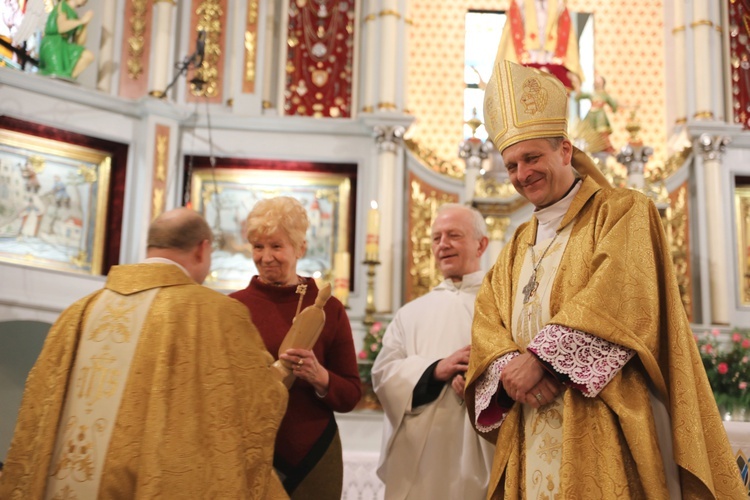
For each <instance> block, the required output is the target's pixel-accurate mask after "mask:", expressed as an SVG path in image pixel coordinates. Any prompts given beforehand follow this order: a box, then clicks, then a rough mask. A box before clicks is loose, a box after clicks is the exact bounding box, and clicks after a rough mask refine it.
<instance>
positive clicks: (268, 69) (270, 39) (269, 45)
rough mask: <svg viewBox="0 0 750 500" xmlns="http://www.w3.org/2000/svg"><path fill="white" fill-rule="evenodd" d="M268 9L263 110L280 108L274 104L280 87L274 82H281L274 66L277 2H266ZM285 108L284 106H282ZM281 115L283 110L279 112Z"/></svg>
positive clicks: (264, 57) (277, 29) (276, 36)
mask: <svg viewBox="0 0 750 500" xmlns="http://www.w3.org/2000/svg"><path fill="white" fill-rule="evenodd" d="M264 5H265V7H266V9H267V10H266V27H265V44H264V48H263V103H262V107H263V109H271V108H277V109H278V107H279V104H278V103H277V102H274V97H273V96H274V95H276V93H277V91H278V88H277V87H278V85H275V84H274V83H273V82H276V81H279V80H278V79H277V78H276V77H277V76H278V73H277V71H278V67H277V65H276V64H274V61H275V60H276V59H278V57H274V56H275V54H274V49H275V47H276V45H275V44H274V40H276V39H277V38H278V37H279V21H278V19H277V15H278V12H276V2H265V4H264ZM282 106H283V104H282ZM279 114H282V113H281V110H279Z"/></svg>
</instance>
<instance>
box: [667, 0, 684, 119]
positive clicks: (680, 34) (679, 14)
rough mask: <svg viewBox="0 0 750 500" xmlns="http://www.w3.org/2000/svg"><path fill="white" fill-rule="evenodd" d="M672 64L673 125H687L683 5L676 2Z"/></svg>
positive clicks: (680, 2)
mask: <svg viewBox="0 0 750 500" xmlns="http://www.w3.org/2000/svg"><path fill="white" fill-rule="evenodd" d="M673 17H674V28H673V29H672V37H673V38H674V57H673V58H672V64H674V67H675V72H674V75H673V77H672V81H671V82H670V83H671V85H674V98H675V124H676V125H683V124H685V123H687V116H688V112H687V69H686V64H685V4H684V2H682V1H680V0H678V1H676V2H674V16H673Z"/></svg>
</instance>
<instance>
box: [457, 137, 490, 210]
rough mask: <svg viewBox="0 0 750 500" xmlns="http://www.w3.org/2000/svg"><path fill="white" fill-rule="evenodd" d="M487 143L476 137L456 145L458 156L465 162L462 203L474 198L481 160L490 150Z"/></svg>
mask: <svg viewBox="0 0 750 500" xmlns="http://www.w3.org/2000/svg"><path fill="white" fill-rule="evenodd" d="M487 144H488V143H485V142H482V141H481V140H480V139H477V138H476V137H472V138H470V139H466V140H465V141H461V144H459V146H458V157H459V158H461V159H463V160H464V162H465V163H466V168H465V169H464V199H463V201H464V203H471V200H472V199H474V190H475V188H476V184H477V178H478V177H479V175H480V170H481V168H482V162H483V161H484V160H486V159H487V157H488V156H489V152H490V146H488V145H487Z"/></svg>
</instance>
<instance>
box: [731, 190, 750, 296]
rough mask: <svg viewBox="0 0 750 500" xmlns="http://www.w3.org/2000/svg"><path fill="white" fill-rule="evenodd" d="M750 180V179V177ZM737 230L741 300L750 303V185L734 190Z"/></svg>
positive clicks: (738, 280)
mask: <svg viewBox="0 0 750 500" xmlns="http://www.w3.org/2000/svg"><path fill="white" fill-rule="evenodd" d="M748 180H750V179H748ZM734 210H735V218H736V224H737V227H736V231H737V257H738V262H737V270H738V276H737V284H738V288H739V289H738V290H737V291H738V293H739V302H740V305H742V306H749V305H750V185H737V186H736V187H735V190H734Z"/></svg>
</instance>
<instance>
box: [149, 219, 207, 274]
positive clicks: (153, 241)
mask: <svg viewBox="0 0 750 500" xmlns="http://www.w3.org/2000/svg"><path fill="white" fill-rule="evenodd" d="M212 240H213V235H212V233H211V228H210V227H208V224H207V223H206V221H205V219H204V218H203V217H202V216H201V215H199V214H198V213H196V212H195V211H193V210H190V209H189V208H176V209H174V210H169V211H167V212H164V213H163V214H161V215H160V216H158V217H157V218H156V219H154V221H153V222H152V223H151V225H150V226H149V228H148V243H147V246H148V250H147V252H146V255H147V256H148V257H161V258H165V259H169V260H172V261H174V262H177V263H178V264H180V265H181V266H182V267H184V268H185V269H187V271H188V273H189V274H190V276H191V277H192V278H193V279H194V280H195V281H196V282H197V283H203V280H205V279H206V276H207V275H208V272H209V270H210V268H211V241H212Z"/></svg>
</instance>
